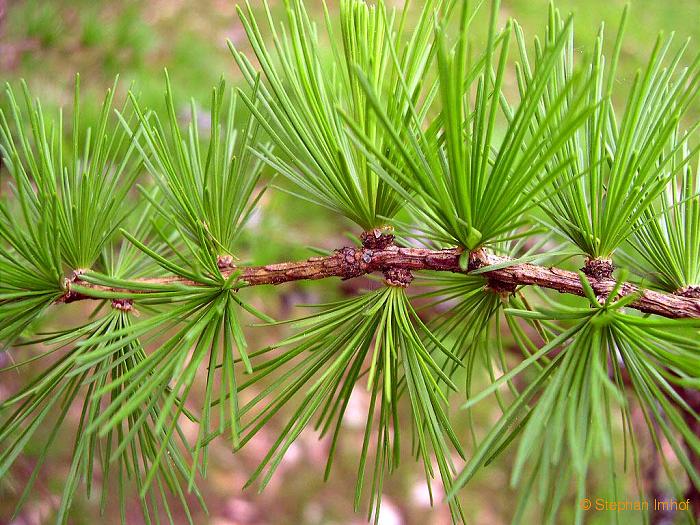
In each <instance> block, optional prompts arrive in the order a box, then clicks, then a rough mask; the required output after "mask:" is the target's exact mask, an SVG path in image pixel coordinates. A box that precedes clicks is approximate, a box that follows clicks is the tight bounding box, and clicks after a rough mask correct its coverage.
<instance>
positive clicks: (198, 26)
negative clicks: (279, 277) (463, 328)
mask: <svg viewBox="0 0 700 525" xmlns="http://www.w3.org/2000/svg"><path fill="white" fill-rule="evenodd" d="M253 3H254V4H255V5H256V6H259V4H260V3H259V2H253ZM272 3H273V5H274V9H275V12H276V13H279V5H278V4H280V3H281V2H272ZM330 3H331V4H334V2H330ZM397 3H398V2H397ZM414 3H418V2H414ZM631 3H632V11H631V19H630V23H629V27H628V32H627V38H626V40H625V44H624V47H623V57H622V59H621V65H620V70H621V77H620V78H621V82H622V83H624V82H626V81H631V78H632V76H633V74H634V71H635V70H636V69H637V68H638V67H640V66H641V65H642V64H643V62H644V59H645V57H646V55H647V52H648V50H650V49H651V47H652V46H653V43H654V38H655V35H656V33H657V32H658V31H659V30H664V31H666V32H667V33H668V32H670V31H672V30H675V31H676V33H677V34H678V40H679V42H680V41H681V40H682V39H685V38H686V37H693V38H694V39H695V41H694V42H693V43H691V50H692V51H695V52H697V51H698V49H700V47H699V46H698V43H697V41H698V37H700V2H699V1H697V0H684V1H668V2H659V1H658V0H656V1H655V0H633V1H632V2H631ZM311 4H313V5H320V3H319V2H309V5H311ZM557 5H558V6H559V7H560V8H561V9H562V10H563V11H565V12H566V11H569V10H571V11H573V12H574V13H575V15H576V32H577V35H578V45H579V46H580V51H581V52H585V50H586V49H587V48H589V47H590V46H591V45H592V41H593V38H594V36H595V34H596V32H597V29H598V24H599V22H600V21H601V20H603V21H605V22H606V23H607V24H608V26H609V27H612V28H614V27H615V25H616V24H617V20H618V18H619V15H620V12H621V9H622V6H623V2H622V1H619V0H586V1H581V0H579V1H576V0H565V1H560V2H558V4H557ZM258 8H259V7H256V9H258ZM546 8H547V1H546V0H504V1H503V10H502V16H503V17H504V19H505V17H506V16H512V17H515V18H516V19H517V20H518V21H519V22H520V23H521V24H522V25H523V26H524V27H525V30H526V34H527V35H528V37H529V39H531V38H532V36H533V35H534V34H535V33H536V32H537V33H541V32H542V28H543V27H544V23H545V21H546ZM0 12H2V15H1V16H2V18H1V19H0V78H1V79H2V80H3V81H8V82H11V83H12V84H13V85H16V84H17V82H18V80H19V79H20V78H24V79H26V80H27V82H28V83H29V85H30V87H31V89H32V91H33V92H34V93H35V94H36V95H38V96H40V97H41V98H42V101H43V102H44V104H45V106H46V107H47V108H51V107H55V106H60V105H65V106H67V107H69V106H70V103H71V100H72V83H73V76H74V74H75V73H76V72H80V74H81V78H82V82H81V83H82V86H83V90H82V91H83V94H84V95H85V97H86V100H95V101H98V100H99V99H100V98H101V96H102V93H103V92H104V90H105V89H106V88H107V87H109V86H111V84H112V82H113V79H114V76H115V75H116V74H119V75H120V85H121V86H122V88H123V89H126V87H128V86H129V85H130V84H132V83H134V85H135V86H136V90H137V91H139V92H140V93H141V97H142V100H143V101H144V103H145V104H146V105H150V106H152V107H159V105H160V104H161V99H162V93H163V89H164V87H163V73H162V71H163V68H165V67H167V68H168V70H169V72H170V76H171V79H172V82H173V85H174V86H175V89H176V92H177V93H178V94H179V95H180V96H181V97H182V100H183V103H184V101H185V100H186V97H190V96H192V97H194V98H195V99H196V100H197V101H198V103H200V104H201V105H202V106H206V104H207V100H208V94H209V90H210V89H211V86H213V85H214V83H216V82H217V80H218V79H219V77H220V76H221V75H222V74H223V75H224V76H225V77H226V78H228V79H229V80H231V81H234V82H235V80H236V77H237V74H236V71H235V64H234V62H233V60H232V59H231V58H230V56H229V53H228V50H227V48H226V39H231V40H232V41H234V42H235V43H236V44H240V45H244V40H245V35H244V34H243V30H242V28H241V26H240V24H239V23H238V21H237V17H236V14H235V2H234V1H231V0H153V1H149V2H138V1H121V2H107V1H104V0H72V1H67V0H66V1H58V0H16V1H6V0H0ZM319 15H320V11H319ZM485 25H486V24H485V23H484V24H483V25H482V26H478V27H485ZM477 33H478V30H477ZM474 38H475V41H477V42H478V41H479V35H478V34H476V35H475V36H474ZM1 104H2V102H0V105H1ZM698 104H700V102H699V103H698ZM698 107H700V106H698ZM92 108H93V111H94V112H95V113H96V112H97V111H98V110H99V106H98V104H97V102H95V104H93V105H92ZM86 109H87V111H86V112H87V114H88V115H86V116H87V117H88V118H89V111H90V110H89V109H88V108H86ZM698 113H699V114H700V111H698ZM345 228H347V225H346V224H343V223H341V222H339V221H338V220H337V219H336V218H335V217H331V216H329V215H328V214H327V213H326V212H325V211H323V210H316V209H312V208H311V207H310V206H309V205H304V206H299V205H298V204H297V203H295V202H293V201H292V200H291V198H290V197H288V196H286V195H284V194H282V193H280V192H271V193H270V195H268V196H267V197H266V199H265V200H264V202H263V205H262V207H261V213H260V215H259V216H258V217H256V220H255V223H254V224H253V225H252V229H251V236H250V239H251V240H252V241H254V239H256V238H265V239H267V240H268V242H265V243H256V242H250V241H249V244H248V246H247V250H248V252H247V256H248V258H249V259H250V260H252V261H258V262H272V261H276V260H282V259H287V258H292V257H304V256H307V255H308V251H306V250H305V246H308V245H313V246H321V247H326V248H331V247H334V246H338V245H340V244H342V243H343V242H345V239H344V238H343V237H342V234H343V232H344V230H345ZM334 284H337V283H334ZM365 285H367V283H365ZM344 286H345V288H346V291H347V288H348V285H347V284H346V285H344ZM342 291H343V290H342V288H340V287H336V286H334V285H331V284H330V283H325V285H323V284H322V285H318V284H295V285H291V286H286V287H284V288H280V289H277V290H266V291H259V290H256V291H255V297H256V299H255V300H256V301H257V302H258V305H259V306H260V307H262V308H263V309H264V310H265V311H266V312H267V313H268V314H270V315H272V316H273V317H276V318H280V319H284V318H288V317H290V316H293V315H299V313H300V310H299V309H298V308H295V307H294V305H296V304H298V303H310V302H324V301H326V300H328V299H329V297H332V296H334V295H337V294H339V293H342ZM86 313H89V311H88V310H85V307H83V306H71V307H69V308H68V307H67V308H66V310H64V311H62V312H60V314H59V317H57V318H55V319H52V320H51V323H50V324H51V325H53V326H59V325H62V324H64V323H70V322H76V320H79V319H82V318H84V316H85V314H86ZM280 335H282V334H281V333H280V331H279V330H277V329H275V330H272V329H253V330H251V331H250V343H251V347H254V348H256V347H260V346H263V345H265V344H267V343H270V342H272V341H274V340H277V339H278V338H279V336H280ZM25 351H29V350H17V354H19V352H25ZM0 357H1V356H0ZM23 373H24V372H23ZM20 381H22V382H24V381H25V379H23V378H19V377H16V378H7V377H3V378H2V383H0V398H4V397H5V396H6V395H8V393H9V392H11V391H13V390H14V388H16V386H17V384H19V382H20ZM354 399H355V402H354V403H353V404H352V406H351V407H350V410H349V414H348V417H347V418H346V421H345V426H346V427H347V428H346V432H345V433H344V436H345V438H344V441H343V444H342V446H341V450H340V452H339V461H337V463H336V465H335V469H334V472H333V474H332V477H331V480H330V481H329V482H328V483H323V481H322V473H323V467H324V464H325V459H326V452H327V448H328V444H327V443H326V442H324V441H321V442H318V441H317V440H316V436H315V435H314V434H313V433H311V432H307V433H305V434H304V435H303V436H302V438H301V439H300V440H299V441H298V443H297V444H296V445H295V446H294V447H293V448H292V449H291V450H290V451H289V453H288V454H287V457H286V459H285V461H284V463H283V465H282V467H281V468H280V470H279V471H278V473H277V475H276V476H275V478H274V479H273V482H272V483H271V485H270V487H269V488H268V489H267V490H266V491H265V492H264V493H263V494H262V495H258V494H257V493H256V492H255V490H254V489H251V490H248V491H245V492H241V491H240V487H241V486H242V484H243V483H244V482H245V480H246V479H247V475H249V474H250V473H251V472H252V471H253V470H254V468H255V466H256V463H257V461H259V460H260V459H261V458H262V456H263V455H264V454H265V453H266V452H267V446H268V445H269V444H270V443H271V442H272V441H274V439H275V437H276V435H275V429H276V428H279V427H278V426H276V425H280V424H281V423H282V422H281V421H276V422H275V425H271V426H270V427H268V428H267V429H266V430H265V431H264V432H263V433H261V435H260V436H259V437H258V438H257V439H255V440H254V441H253V442H252V443H251V444H250V445H249V446H248V447H246V448H245V449H244V451H243V452H242V453H240V454H237V455H236V456H233V455H232V454H231V453H230V451H229V450H228V449H227V446H226V443H225V442H221V443H217V444H216V445H215V446H214V447H213V452H212V458H211V461H210V463H211V468H210V473H209V477H208V479H207V481H206V482H204V483H201V484H200V486H201V489H202V491H203V493H204V496H205V500H206V502H207V505H208V506H209V516H208V517H207V516H206V515H205V514H204V513H203V512H201V511H200V512H196V513H195V521H196V523H198V524H199V523H211V524H214V525H233V524H241V525H245V524H249V525H253V524H299V523H303V524H310V525H311V524H321V523H323V524H326V523H328V524H330V523H338V524H346V523H362V522H363V516H362V515H355V514H353V513H352V508H351V500H352V495H353V494H354V480H355V469H356V458H357V455H358V452H359V448H360V446H361V439H362V421H363V420H362V415H363V413H364V411H365V410H366V408H365V407H366V404H367V402H368V401H367V396H366V394H365V393H364V390H363V389H362V388H361V387H358V388H357V391H356V396H355V398H354ZM483 406H484V405H483V404H482V407H483ZM496 415H497V414H495V413H489V412H486V411H483V408H482V412H477V413H476V414H475V418H476V420H477V422H481V426H482V427H483V428H486V427H487V425H488V423H490V422H492V421H493V420H494V419H495V418H496ZM74 416H75V418H76V419H77V417H79V414H75V415H74ZM459 417H464V416H463V415H461V416H459ZM461 427H462V428H465V427H464V425H461ZM455 428H456V429H458V430H459V428H460V424H459V418H457V419H456V423H455ZM38 446H40V444H37V445H36V446H34V447H33V448H31V449H30V453H29V454H27V455H26V457H23V458H22V459H21V460H20V461H19V463H18V464H19V468H17V469H16V473H15V476H14V477H15V479H14V482H15V485H19V486H21V480H22V478H23V477H26V476H28V475H29V473H30V472H31V467H32V459H33V457H34V455H36V454H37V453H38V452H39V450H38V449H37V447H38ZM70 446H71V437H70V433H67V434H66V438H65V440H64V441H63V448H62V449H61V450H57V451H56V452H55V454H54V457H52V458H51V459H50V461H49V466H48V468H46V469H45V470H44V474H43V478H42V479H41V480H40V482H39V483H38V484H37V488H36V489H35V491H34V494H33V495H32V497H31V499H30V501H29V502H28V503H27V505H26V507H25V510H23V511H22V512H21V513H20V515H19V516H18V517H16V518H15V519H14V521H12V523H13V524H16V525H32V524H40V523H50V522H52V512H53V508H54V506H55V504H56V502H57V496H56V495H55V494H56V493H57V492H59V491H60V489H61V480H62V479H63V478H64V477H65V472H66V469H67V468H68V466H69V464H68V463H67V459H68V458H69V454H70ZM508 464H509V456H508V454H506V455H504V457H503V458H501V459H500V460H499V461H498V462H497V463H496V464H495V465H493V466H491V467H490V468H489V469H488V470H487V471H486V472H485V473H484V474H482V475H481V476H480V477H478V478H477V479H476V480H475V481H474V482H473V483H472V484H471V485H470V486H469V488H468V489H467V490H465V491H464V494H463V496H462V499H463V501H464V506H465V509H466V511H467V513H468V515H469V516H470V518H471V523H475V524H488V525H498V524H501V523H507V522H508V521H509V519H510V516H511V512H512V508H511V506H512V504H513V503H512V502H513V493H512V492H510V491H509V490H508V476H509V472H508V467H507V466H508ZM1 483H3V482H2V481H0V484H1ZM0 494H1V495H2V498H1V499H0V523H10V522H11V521H10V516H11V513H12V508H13V506H14V504H15V503H16V497H17V496H16V495H14V494H13V493H12V491H11V490H8V487H7V486H6V487H4V490H3V487H1V486H0ZM384 501H385V505H384V507H383V511H382V515H381V516H380V523H382V524H383V525H399V524H407V525H408V524H436V525H437V524H444V523H448V518H449V514H448V513H447V511H446V508H445V507H444V506H443V505H438V506H437V508H435V509H432V510H431V509H430V508H429V506H428V498H427V493H426V490H425V487H424V484H423V482H422V473H421V471H420V469H419V468H418V467H411V465H410V463H409V462H406V463H405V464H404V467H403V469H402V470H401V471H400V473H399V474H397V475H394V476H393V477H391V478H389V480H388V482H387V484H386V491H385V500H384ZM111 510H114V509H111ZM635 518H636V517H635V516H634V515H632V516H625V515H622V516H620V523H637V522H638V521H637V520H636V519H635ZM118 519H119V516H118V512H109V513H108V514H107V515H106V516H104V517H99V516H98V514H97V506H96V503H95V502H94V501H86V500H85V499H84V498H82V497H78V498H77V501H76V505H75V509H74V512H73V514H72V516H71V518H70V523H75V524H82V523H85V524H92V523H117V522H118ZM532 519H533V520H535V521H533V522H536V517H535V516H533V517H532ZM628 519H629V520H631V521H625V520H628ZM563 520H566V516H565V517H564V518H563ZM140 522H141V517H140V513H139V512H138V509H137V507H136V505H135V504H134V506H133V508H132V509H130V511H129V523H140ZM562 523H567V521H562Z"/></svg>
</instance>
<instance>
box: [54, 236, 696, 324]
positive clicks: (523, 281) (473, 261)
mask: <svg viewBox="0 0 700 525" xmlns="http://www.w3.org/2000/svg"><path fill="white" fill-rule="evenodd" d="M460 255H461V251H460V250H458V249H448V250H429V249H422V248H402V247H397V246H395V245H393V244H392V245H388V246H380V247H379V248H376V249H373V248H368V247H366V246H360V247H344V248H341V249H338V250H335V251H334V252H333V253H332V254H331V255H328V256H326V257H311V258H310V259H307V260H304V261H293V262H282V263H277V264H269V265H265V266H247V267H238V268H237V267H235V266H226V265H224V268H222V270H221V273H222V275H223V276H224V277H228V276H230V275H231V273H232V272H236V271H240V272H241V277H240V279H241V281H244V283H243V284H242V286H260V285H266V284H273V285H277V284H282V283H287V282H291V281H300V280H316V279H326V278H329V277H340V278H341V279H352V278H354V277H359V276H362V275H366V274H371V273H374V272H382V273H384V274H387V272H392V271H395V270H408V271H417V270H428V271H439V272H453V273H467V272H469V271H473V270H476V269H483V268H484V267H487V266H494V265H504V264H510V266H506V267H500V268H497V269H494V270H491V271H486V272H484V273H483V274H482V275H483V276H484V277H485V278H486V279H487V280H488V281H489V283H490V285H491V288H492V289H493V290H494V291H496V292H499V293H504V291H512V290H514V289H515V288H516V287H518V286H527V285H533V286H539V287H541V288H547V289H550V290H556V291H558V292H560V293H567V294H574V295H579V296H583V295H584V289H583V286H582V285H581V281H580V279H579V275H578V274H577V273H576V272H571V271H568V270H563V269H560V268H552V267H545V266H538V265H535V264H529V263H518V264H511V263H512V261H511V260H509V259H507V258H505V257H500V256H497V255H493V254H488V253H486V252H484V251H481V250H479V251H475V252H472V253H471V254H470V260H469V268H468V269H467V270H466V271H464V270H462V269H461V268H460V265H459V258H460ZM588 280H589V282H590V284H591V287H592V288H593V290H594V291H595V293H596V294H597V295H598V296H602V297H607V295H608V294H609V293H610V292H611V291H612V290H613V288H614V287H615V284H616V282H615V280H614V279H609V278H596V277H593V276H588ZM74 281H75V282H78V283H79V284H80V285H81V287H83V288H86V289H93V290H95V291H109V292H116V293H125V294H129V295H132V294H138V293H143V292H139V291H136V290H129V289H124V288H107V287H103V286H98V285H94V284H90V283H88V282H86V281H84V280H82V279H81V276H80V275H76V276H74ZM139 283H140V284H142V285H143V284H146V285H148V284H149V283H152V284H154V285H163V284H169V283H180V284H184V285H191V286H196V285H197V284H198V283H196V282H193V281H189V280H186V279H182V278H179V277H168V278H159V279H145V280H140V281H139ZM70 284H71V283H70V282H68V283H67V291H66V293H65V294H64V296H62V297H61V298H60V299H59V300H58V301H57V302H60V303H70V302H74V301H78V300H83V299H93V298H94V297H91V296H90V295H89V294H79V293H76V292H74V291H72V290H71V289H70ZM154 288H155V286H154ZM619 293H620V296H625V295H630V294H633V293H639V298H638V299H636V300H635V301H634V302H632V303H631V304H630V307H632V308H636V309H637V310H640V311H642V312H645V313H650V314H656V315H660V316H663V317H668V318H696V319H697V318H700V299H699V298H694V297H685V296H683V295H677V294H670V293H663V292H658V291H654V290H642V289H639V288H638V287H637V286H635V285H633V284H630V283H625V284H623V285H622V287H621V289H620V292H619Z"/></svg>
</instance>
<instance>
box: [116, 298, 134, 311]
mask: <svg viewBox="0 0 700 525" xmlns="http://www.w3.org/2000/svg"><path fill="white" fill-rule="evenodd" d="M112 308H114V309H115V310H121V311H122V312H131V311H132V310H133V309H134V301H132V300H131V299H112Z"/></svg>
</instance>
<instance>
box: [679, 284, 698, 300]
mask: <svg viewBox="0 0 700 525" xmlns="http://www.w3.org/2000/svg"><path fill="white" fill-rule="evenodd" d="M674 294H675V295H680V296H681V297H690V298H691V299H700V286H695V285H691V286H686V287H685V288H681V289H680V290H676V291H675V292H674Z"/></svg>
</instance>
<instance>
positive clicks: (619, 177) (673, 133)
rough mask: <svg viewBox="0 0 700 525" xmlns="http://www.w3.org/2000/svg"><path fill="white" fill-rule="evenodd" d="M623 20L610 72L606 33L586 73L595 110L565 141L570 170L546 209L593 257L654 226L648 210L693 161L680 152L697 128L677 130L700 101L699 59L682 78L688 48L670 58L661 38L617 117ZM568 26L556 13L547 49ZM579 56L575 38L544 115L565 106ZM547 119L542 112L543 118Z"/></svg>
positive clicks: (525, 75) (525, 80)
mask: <svg viewBox="0 0 700 525" xmlns="http://www.w3.org/2000/svg"><path fill="white" fill-rule="evenodd" d="M625 19H626V11H625V13H624V14H623V18H622V22H621V24H620V29H619V30H618V36H617V39H616V41H615V50H614V54H613V56H612V59H611V60H610V63H609V65H608V66H607V69H606V59H605V56H604V54H603V28H602V27H601V29H600V32H599V35H598V38H597V40H596V46H595V50H594V52H593V56H592V57H591V59H590V63H589V66H588V68H587V74H588V75H589V76H590V80H591V81H590V82H589V83H588V86H589V88H588V92H587V94H586V100H587V102H588V103H589V104H594V105H595V107H596V110H595V112H594V113H592V114H591V115H590V117H589V118H588V120H587V121H586V123H585V124H584V125H583V126H581V127H579V128H578V129H577V130H576V133H574V134H573V135H572V136H571V138H570V139H569V140H568V141H567V144H566V148H564V149H563V151H564V152H565V155H566V157H567V158H568V159H571V160H572V163H571V164H570V166H569V168H568V169H567V170H566V171H565V172H564V173H563V174H562V176H561V177H558V178H556V179H554V180H553V186H554V188H553V191H552V192H551V193H552V195H551V198H550V199H549V200H547V202H546V205H545V206H542V209H543V211H544V212H545V213H546V215H547V216H548V218H549V220H550V221H551V223H552V225H553V227H555V228H557V230H558V231H559V232H560V233H561V234H562V235H563V236H565V237H567V238H568V239H569V240H570V241H571V242H572V243H574V244H575V245H576V246H577V247H578V248H579V249H580V250H581V252H582V253H583V254H585V255H588V256H589V257H591V258H596V257H603V258H610V257H611V256H612V254H613V252H614V251H615V250H616V249H617V248H618V247H619V246H621V245H622V244H623V243H624V242H625V241H626V240H627V239H629V238H630V236H631V234H632V232H633V230H634V225H635V223H636V222H637V221H638V220H639V219H640V218H642V217H644V218H645V222H647V221H649V220H650V219H651V217H650V216H649V211H650V206H651V205H652V204H653V203H654V202H655V200H656V199H657V197H658V196H659V194H660V193H662V192H663V191H664V188H666V187H667V186H668V185H669V182H671V181H672V180H673V179H674V176H676V175H677V174H678V173H680V171H681V170H682V169H683V167H684V166H685V164H686V162H687V161H688V159H689V158H690V155H689V153H688V152H687V150H686V155H681V154H679V153H680V152H682V151H684V149H683V148H684V144H686V139H687V137H688V136H689V135H690V133H691V132H692V130H693V129H694V127H695V126H693V128H691V130H690V131H688V132H681V131H679V129H678V128H679V123H680V121H681V119H682V117H683V116H684V114H685V113H686V112H687V110H688V108H689V107H690V104H691V103H692V101H693V99H694V98H695V97H696V96H697V92H698V86H699V85H700V84H699V83H700V55H698V57H697V58H695V59H694V60H693V62H692V63H691V64H690V66H689V67H687V68H682V70H681V71H680V72H679V73H678V74H676V69H677V68H678V65H679V63H680V61H681V59H682V57H683V54H684V51H685V48H686V47H687V43H686V44H685V45H683V46H681V48H680V49H679V50H678V51H677V52H675V53H673V54H671V52H670V47H671V38H668V39H663V38H662V37H661V36H659V38H658V39H657V41H656V44H655V46H654V48H653V49H652V51H651V54H650V59H649V62H648V63H647V66H646V68H645V69H644V70H643V71H639V72H637V74H636V75H635V77H634V81H633V82H632V85H631V88H630V92H629V95H628V96H627V103H626V104H625V107H624V111H623V113H622V116H621V117H618V116H617V114H616V112H615V108H614V106H613V103H612V96H613V95H614V92H613V90H614V88H615V87H616V80H617V79H616V74H615V73H616V69H617V63H618V60H619V54H620V50H621V46H622V34H623V30H624V21H625ZM562 25H563V23H562V22H561V20H560V18H559V14H558V12H557V11H552V12H551V13H550V23H549V26H548V28H547V35H546V39H545V42H550V41H552V42H554V41H555V39H556V38H557V36H556V35H557V34H558V32H559V28H560V26H562ZM521 53H522V55H523V56H522V59H523V62H524V63H527V57H526V56H525V53H524V52H521ZM573 55H574V43H573V40H571V39H570V40H569V41H568V43H567V49H566V50H565V52H564V53H562V54H561V60H560V62H559V64H558V66H557V71H556V74H553V75H551V77H550V79H549V84H550V85H549V86H548V91H549V96H548V97H547V98H546V99H545V106H544V107H545V108H547V107H548V106H550V105H554V104H555V103H559V101H560V96H561V95H560V93H562V92H563V91H564V90H565V88H566V84H565V83H564V82H565V81H566V79H567V78H570V77H571V76H572V75H573V74H574V67H575V65H574V60H573ZM533 78H536V75H533V74H532V73H530V71H529V70H528V69H527V68H523V70H522V71H521V74H520V75H519V84H520V85H525V86H526V85H528V84H529V83H530V82H532V79H533ZM579 104H580V101H579V100H578V99H573V98H571V97H567V104H566V105H567V106H568V107H574V108H575V107H578V105H579ZM545 115H546V114H545V113H544V112H542V115H541V116H540V117H539V118H542V119H543V118H545ZM557 168H558V165H552V166H551V167H550V168H549V169H551V170H556V169H557Z"/></svg>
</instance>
